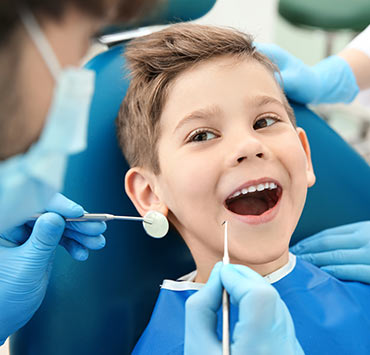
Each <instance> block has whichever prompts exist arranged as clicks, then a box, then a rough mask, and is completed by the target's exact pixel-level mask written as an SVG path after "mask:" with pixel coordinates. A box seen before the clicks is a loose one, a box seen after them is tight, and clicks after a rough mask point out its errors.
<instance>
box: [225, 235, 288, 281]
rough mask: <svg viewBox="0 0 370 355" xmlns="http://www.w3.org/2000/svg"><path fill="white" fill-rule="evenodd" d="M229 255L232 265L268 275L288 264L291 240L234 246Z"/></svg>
mask: <svg viewBox="0 0 370 355" xmlns="http://www.w3.org/2000/svg"><path fill="white" fill-rule="evenodd" d="M238 244H239V243H238ZM234 250H235V251H234ZM229 253H230V262H231V263H233V264H240V265H245V266H248V267H250V268H251V269H253V270H255V271H256V272H258V273H259V274H261V275H262V274H263V275H266V274H268V273H270V272H273V271H275V270H277V269H278V268H279V267H281V266H283V265H285V264H286V263H287V262H288V260H289V239H287V240H286V241H284V240H281V239H280V240H276V241H270V242H262V243H261V242H260V241H249V242H245V243H242V245H240V244H239V245H235V246H234V245H233V248H232V250H231V248H230V250H229Z"/></svg>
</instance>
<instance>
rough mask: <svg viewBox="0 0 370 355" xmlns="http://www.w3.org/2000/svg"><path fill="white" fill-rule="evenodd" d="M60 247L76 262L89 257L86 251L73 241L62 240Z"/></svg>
mask: <svg viewBox="0 0 370 355" xmlns="http://www.w3.org/2000/svg"><path fill="white" fill-rule="evenodd" d="M60 245H61V246H62V247H64V249H65V250H67V252H68V253H69V254H70V255H71V256H72V258H73V259H75V260H77V261H85V260H86V259H87V258H88V257H89V251H88V249H87V248H86V247H84V246H83V245H81V244H80V243H78V242H76V241H75V240H73V239H69V238H63V239H62V240H61V241H60Z"/></svg>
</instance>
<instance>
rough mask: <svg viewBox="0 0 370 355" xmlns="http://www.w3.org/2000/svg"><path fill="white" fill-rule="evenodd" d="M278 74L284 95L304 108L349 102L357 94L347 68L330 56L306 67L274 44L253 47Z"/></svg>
mask: <svg viewBox="0 0 370 355" xmlns="http://www.w3.org/2000/svg"><path fill="white" fill-rule="evenodd" d="M255 45H256V48H257V50H258V51H259V52H261V53H263V54H265V55H266V56H267V57H269V59H270V60H271V61H272V62H273V63H275V64H276V65H277V66H278V67H279V69H280V72H281V76H282V79H283V83H282V86H283V89H284V91H285V93H286V95H287V96H288V97H289V98H290V99H292V100H294V101H296V102H300V103H304V104H310V103H311V104H322V103H335V102H345V103H348V102H351V101H352V100H353V99H354V98H355V97H356V95H357V94H358V92H359V88H358V85H357V82H356V78H355V76H354V74H353V72H352V69H351V67H350V66H349V64H348V63H347V62H346V61H345V60H344V59H343V58H341V57H339V56H336V55H333V56H331V57H328V58H325V59H323V60H322V61H321V62H319V63H318V64H316V65H314V66H312V67H310V66H308V65H306V64H304V63H303V62H302V61H301V60H300V59H298V58H296V57H294V56H293V55H291V54H290V53H288V52H287V51H285V50H283V49H282V48H280V47H279V46H277V45H274V44H265V43H256V44H255Z"/></svg>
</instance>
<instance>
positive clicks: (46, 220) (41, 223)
mask: <svg viewBox="0 0 370 355" xmlns="http://www.w3.org/2000/svg"><path fill="white" fill-rule="evenodd" d="M64 227H65V221H64V219H63V218H62V217H61V216H59V215H58V214H56V213H45V214H43V215H42V216H40V217H39V218H38V219H37V221H36V223H35V225H34V227H33V230H32V233H31V235H30V237H29V239H28V240H27V241H26V242H25V243H24V247H25V248H26V250H28V252H31V253H32V255H33V256H34V257H35V258H36V257H37V256H38V257H39V258H41V259H44V258H48V257H50V255H51V254H52V253H53V251H54V250H55V248H56V247H57V245H58V243H59V241H60V239H61V237H62V235H63V232H64Z"/></svg>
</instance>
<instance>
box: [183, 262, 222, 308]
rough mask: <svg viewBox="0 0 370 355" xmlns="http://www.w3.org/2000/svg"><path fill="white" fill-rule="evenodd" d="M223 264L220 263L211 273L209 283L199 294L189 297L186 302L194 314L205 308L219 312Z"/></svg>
mask: <svg viewBox="0 0 370 355" xmlns="http://www.w3.org/2000/svg"><path fill="white" fill-rule="evenodd" d="M221 267H222V262H218V263H217V264H216V265H215V266H214V267H213V270H212V272H211V275H210V276H209V279H208V281H207V283H206V284H205V285H204V287H202V288H201V289H200V290H199V291H198V292H197V293H195V294H194V295H192V296H191V297H189V299H188V300H187V301H186V305H187V309H189V312H190V313H191V314H193V312H194V311H195V310H196V309H197V311H198V310H200V311H201V310H202V309H204V308H206V309H210V310H212V311H213V312H217V311H218V309H219V308H220V305H221V297H222V285H221V280H220V270H221Z"/></svg>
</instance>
